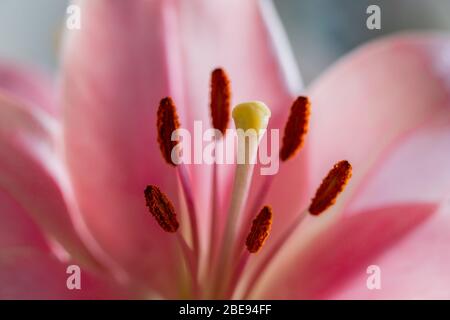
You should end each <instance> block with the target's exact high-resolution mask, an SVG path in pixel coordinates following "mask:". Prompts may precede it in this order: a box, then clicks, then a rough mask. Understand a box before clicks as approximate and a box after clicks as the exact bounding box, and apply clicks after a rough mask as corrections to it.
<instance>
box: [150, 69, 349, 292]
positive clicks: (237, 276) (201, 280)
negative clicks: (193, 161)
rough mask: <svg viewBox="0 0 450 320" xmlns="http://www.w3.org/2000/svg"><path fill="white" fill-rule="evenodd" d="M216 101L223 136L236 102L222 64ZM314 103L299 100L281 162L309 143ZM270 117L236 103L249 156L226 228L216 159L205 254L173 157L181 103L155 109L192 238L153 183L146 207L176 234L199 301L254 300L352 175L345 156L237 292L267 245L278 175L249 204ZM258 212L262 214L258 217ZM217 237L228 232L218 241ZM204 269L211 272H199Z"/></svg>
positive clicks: (181, 170) (241, 142)
mask: <svg viewBox="0 0 450 320" xmlns="http://www.w3.org/2000/svg"><path fill="white" fill-rule="evenodd" d="M210 98H211V102H210V108H211V117H212V125H213V127H214V129H217V130H219V131H220V132H221V133H222V136H223V135H224V134H225V133H226V132H227V130H226V129H227V127H228V123H229V120H230V104H231V90H230V81H229V78H228V76H227V75H226V73H225V71H224V70H223V69H216V70H214V71H213V72H212V76H211V97H210ZM310 106H311V103H310V101H309V99H308V98H307V97H303V96H301V97H298V98H297V99H296V100H295V101H294V103H293V104H292V107H291V110H290V115H289V118H288V120H287V122H286V126H285V129H284V136H283V140H282V147H281V149H280V153H279V157H280V159H281V160H282V163H283V162H285V161H288V160H289V159H292V158H293V157H294V156H295V155H296V154H297V153H298V151H299V150H300V149H301V147H302V146H303V144H304V140H305V136H306V133H307V131H308V122H309V116H310ZM270 115H271V112H270V109H269V108H268V107H267V106H266V105H265V104H264V103H262V102H258V101H251V102H245V103H240V104H238V105H236V106H235V107H234V109H233V112H232V117H233V120H234V123H235V127H236V129H237V132H238V135H239V134H241V135H244V139H238V146H237V147H238V150H237V157H243V159H245V161H243V162H239V161H238V164H237V165H236V170H235V176H234V183H233V189H232V193H231V201H230V204H229V207H228V212H227V213H226V222H225V225H224V226H222V225H221V224H220V223H219V219H218V215H219V214H221V212H220V208H219V206H218V205H217V203H218V202H219V200H220V198H221V195H220V194H219V193H218V182H219V181H218V172H219V171H220V169H221V168H220V165H218V164H217V163H215V162H214V163H213V164H212V166H213V175H212V188H211V192H212V210H211V213H210V215H211V225H210V233H209V236H210V239H209V240H210V241H209V243H208V248H207V249H208V250H206V251H205V250H204V252H200V246H199V234H200V230H199V228H198V224H197V219H198V215H197V211H196V206H195V203H194V197H193V194H192V188H191V183H190V179H189V176H188V174H187V171H186V165H185V164H183V163H180V164H178V162H177V161H173V159H172V157H173V154H174V152H173V151H174V149H175V148H179V147H180V145H179V144H178V140H177V139H176V138H175V139H173V133H174V132H175V131H176V130H177V129H179V128H180V122H179V120H178V116H177V111H176V107H175V103H174V102H173V100H172V99H171V98H169V97H168V98H164V99H162V100H161V102H160V105H159V107H158V114H157V119H158V120H157V131H158V144H159V146H160V149H161V154H162V156H163V158H164V160H165V161H166V162H167V163H168V164H169V165H171V166H174V167H175V170H176V171H177V177H178V179H179V182H180V185H181V189H182V192H183V197H182V198H183V199H185V204H186V205H185V206H183V208H186V211H187V214H186V215H184V216H186V217H188V221H181V222H182V223H187V227H188V228H189V229H190V232H189V234H190V235H191V238H192V239H189V241H187V239H185V237H184V236H183V235H181V233H180V232H179V231H178V227H179V223H178V220H177V218H176V213H175V208H174V206H173V205H172V203H171V201H170V200H169V198H168V197H167V196H166V195H165V194H164V193H163V192H162V191H161V190H160V189H159V188H158V187H157V186H153V185H150V186H147V188H146V189H145V191H144V195H145V200H146V204H147V207H148V208H149V211H150V213H151V214H152V215H153V217H154V218H155V220H156V222H157V223H158V224H159V225H160V226H161V228H162V229H163V230H164V231H167V232H170V233H176V235H177V242H178V244H179V245H180V248H181V252H182V259H183V261H184V265H185V266H186V268H185V269H186V274H187V275H188V278H189V279H190V292H191V294H192V297H193V298H232V297H235V298H248V297H249V295H250V294H251V293H252V289H253V288H254V287H255V284H256V283H257V281H258V279H260V277H261V275H262V274H263V273H264V271H265V270H266V269H267V266H268V265H269V264H270V262H271V261H272V260H273V259H274V257H275V256H276V255H277V254H278V252H279V251H280V250H281V249H282V248H283V246H284V244H285V243H286V242H287V241H288V240H289V239H290V238H291V236H292V235H293V234H294V233H295V231H296V230H297V227H298V226H299V225H300V224H301V222H302V221H303V219H304V218H305V216H307V215H314V216H317V215H319V214H321V213H322V212H324V211H325V210H326V209H328V208H329V207H330V206H332V205H333V204H334V203H335V201H336V199H337V197H338V195H339V194H340V193H341V192H342V191H343V190H344V187H345V185H346V184H347V182H348V181H349V179H350V177H351V170H352V168H351V165H350V163H348V162H347V161H345V160H344V161H340V162H338V163H336V164H335V165H334V166H333V167H332V169H331V171H330V172H329V174H328V175H327V176H326V177H325V178H324V180H323V182H322V184H321V185H320V187H319V188H318V189H317V192H316V194H315V196H314V197H313V199H312V201H311V204H310V206H309V208H308V209H305V210H302V211H301V212H300V213H298V214H297V215H295V218H294V219H293V221H292V222H291V223H290V224H289V225H287V226H285V228H284V231H283V232H282V233H280V234H279V235H278V237H276V238H275V239H273V240H270V241H271V242H272V243H271V244H270V247H269V248H268V250H266V252H264V255H263V257H262V259H260V260H261V261H260V262H259V263H258V264H257V265H256V268H253V269H252V270H251V273H249V276H248V277H246V279H248V280H247V281H246V283H244V284H242V287H243V289H242V288H241V290H240V291H239V292H241V293H239V294H238V293H237V288H238V285H239V286H241V283H240V281H241V280H242V279H243V274H244V273H245V272H250V271H249V270H247V269H248V268H246V266H247V262H248V261H249V259H250V255H251V254H257V253H259V252H260V251H264V250H262V248H263V245H264V244H265V243H266V242H267V239H268V236H269V234H270V229H271V225H272V217H273V215H274V214H273V213H272V209H271V208H270V207H269V206H268V205H264V206H263V203H264V200H265V198H266V195H267V192H268V191H269V189H270V186H271V184H272V181H273V179H274V175H269V176H263V177H264V182H263V184H262V186H261V188H260V189H259V190H257V197H256V200H255V201H254V203H252V205H251V206H250V208H251V210H250V211H248V212H244V208H246V204H247V201H248V198H249V189H250V185H251V181H252V175H253V167H254V165H253V163H254V158H255V157H256V154H257V150H258V145H259V143H260V140H261V137H262V136H263V134H264V132H265V129H266V128H267V125H268V121H269V118H270ZM247 136H253V137H254V139H249V140H246V139H245V137H247ZM219 139H220V137H219ZM246 141H249V142H250V143H247V142H246ZM175 154H176V153H175ZM260 208H262V209H260ZM256 212H258V214H257V215H256V217H255V218H254V215H255V213H256ZM275 215H276V213H275ZM219 235H223V236H222V237H221V238H219ZM188 243H191V244H188ZM203 258H206V259H203ZM202 261H203V263H205V261H206V265H205V266H204V268H202V266H201V262H202ZM204 269H205V270H206V271H205V272H200V271H201V270H204Z"/></svg>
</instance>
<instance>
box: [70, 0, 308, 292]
mask: <svg viewBox="0 0 450 320" xmlns="http://www.w3.org/2000/svg"><path fill="white" fill-rule="evenodd" d="M81 5H82V10H83V26H82V29H81V30H80V31H72V32H71V33H70V35H69V38H68V41H67V45H66V47H65V75H64V96H63V99H64V107H65V119H66V121H65V139H66V142H67V150H66V152H67V160H68V164H69V167H70V170H71V174H72V177H73V181H74V182H75V188H76V193H77V196H78V199H79V200H80V205H81V209H82V211H83V213H84V215H85V217H86V219H87V222H88V225H89V227H90V229H91V230H92V231H93V233H95V234H96V235H97V236H98V239H99V240H100V242H101V244H102V246H103V247H104V248H105V249H106V250H107V251H108V252H111V254H112V255H113V256H114V257H115V258H116V259H117V260H118V261H120V263H121V264H122V265H123V266H124V267H125V268H126V269H127V270H129V271H130V272H131V273H132V274H137V275H139V276H143V277H146V278H151V282H152V283H154V284H157V283H158V282H161V283H164V282H166V283H167V282H170V279H171V278H173V277H171V276H170V275H173V271H174V270H173V266H174V263H173V250H172V249H173V241H171V240H172V238H171V237H170V235H167V234H164V233H163V232H162V231H161V230H159V228H158V226H157V225H156V224H155V223H154V221H152V220H151V219H150V218H149V217H148V213H147V212H146V208H145V206H144V202H143V195H142V192H143V190H144V188H145V186H146V185H147V184H149V183H152V184H156V185H158V186H160V187H161V189H162V190H163V191H164V192H166V193H167V194H168V195H169V197H171V198H172V199H174V198H176V183H175V181H176V180H175V177H174V172H173V170H172V168H170V167H169V166H167V164H166V163H164V161H163V160H162V158H161V157H160V155H159V150H158V146H157V144H156V137H155V134H156V128H155V124H156V119H155V116H156V107H157V105H158V103H159V100H160V99H161V98H162V97H164V96H167V95H170V96H172V98H173V99H174V101H175V103H176V104H177V106H178V109H179V114H180V118H181V123H182V125H183V126H184V127H185V128H187V129H189V130H191V129H192V128H193V121H194V120H201V121H202V124H203V128H209V127H210V119H209V108H208V95H209V77H210V73H211V71H212V70H213V69H214V68H216V67H218V66H221V67H223V68H225V70H227V72H228V73H229V75H230V78H231V80H232V87H233V101H235V102H241V101H244V100H254V99H260V100H263V101H265V102H266V103H268V104H269V105H271V108H272V110H273V111H274V112H273V114H274V115H279V114H280V112H276V110H282V109H283V108H285V110H286V112H287V110H288V108H289V105H290V103H291V101H292V94H291V90H293V88H295V89H298V87H300V85H299V84H300V81H299V79H298V78H297V77H296V73H295V70H296V68H295V67H292V66H286V65H282V64H280V59H279V53H280V52H283V51H281V50H279V51H278V50H277V48H279V47H280V45H279V43H274V42H273V39H274V37H272V35H273V33H275V32H278V31H277V30H275V29H276V28H279V27H280V26H279V24H277V23H278V21H277V20H276V19H274V16H273V13H274V12H273V10H272V9H273V8H271V7H270V5H271V4H270V2H268V1H264V2H263V3H262V4H261V3H260V2H258V1H253V0H252V1H239V0H233V1H214V3H211V1H205V0H196V1H190V2H189V3H186V2H185V1H133V2H132V3H128V2H127V3H123V2H120V1H116V2H111V1H104V0H99V1H82V2H81ZM269 20H270V21H269ZM273 27H275V29H274V28H273ZM283 60H284V61H285V62H287V61H293V60H292V59H290V58H288V59H283ZM287 70H292V71H289V72H290V74H289V75H288V74H287V73H286V72H287ZM286 79H288V80H286ZM275 118H276V117H275ZM191 132H192V131H191ZM191 169H192V170H191V173H192V174H191V175H192V181H193V186H192V189H193V193H194V195H195V197H196V204H197V207H198V211H199V212H202V213H208V212H209V210H208V208H209V199H210V196H209V194H210V193H209V192H210V187H209V181H211V180H210V178H209V177H210V175H209V170H205V169H206V168H205V166H202V165H200V166H196V167H195V168H191ZM91 172H95V174H90V173H91ZM229 180H230V175H229V174H225V175H224V179H223V181H224V183H223V186H222V188H221V193H222V194H228V193H229V190H228V185H229ZM205 181H207V183H205ZM227 181H228V182H227ZM125 213H126V214H125ZM199 220H200V222H201V226H202V235H203V240H205V239H206V235H207V234H208V233H207V232H206V231H207V229H206V228H207V226H208V225H209V224H208V218H207V217H202V218H200V219H199ZM118 235H120V236H118Z"/></svg>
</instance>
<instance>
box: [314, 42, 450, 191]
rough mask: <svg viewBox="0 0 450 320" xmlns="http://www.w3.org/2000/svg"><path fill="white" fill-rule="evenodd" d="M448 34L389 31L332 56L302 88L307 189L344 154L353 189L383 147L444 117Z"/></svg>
mask: <svg viewBox="0 0 450 320" xmlns="http://www.w3.org/2000/svg"><path fill="white" fill-rule="evenodd" d="M449 55H450V38H448V37H445V36H439V35H432V34H428V35H427V34H424V35H417V34H416V35H403V36H393V37H390V38H386V39H384V40H379V41H376V42H374V43H371V44H368V45H366V46H364V47H362V48H361V49H359V50H357V51H356V52H355V53H353V54H351V55H350V56H348V57H346V58H344V59H343V60H341V61H339V62H338V63H337V64H336V65H335V66H334V67H333V68H331V70H330V71H328V72H327V73H326V74H324V75H323V76H322V77H321V78H320V79H319V80H318V81H317V82H316V83H315V84H314V85H313V86H312V88H311V89H310V94H311V98H312V108H313V109H312V117H311V130H310V136H309V139H308V141H307V147H308V151H309V152H310V153H309V159H310V168H309V173H310V177H311V182H312V183H313V188H312V189H310V190H311V192H314V190H313V189H314V188H315V187H314V186H317V185H318V183H319V182H320V180H321V178H322V176H323V175H324V174H326V172H327V171H328V169H329V168H330V166H331V165H332V164H333V163H334V162H336V161H338V160H342V159H347V160H348V161H350V163H351V164H352V166H353V177H352V186H357V185H358V183H359V182H360V181H361V179H362V178H363V177H364V175H365V173H366V172H367V171H368V170H369V168H370V167H371V166H372V165H373V164H374V163H375V161H376V159H377V158H378V157H379V156H380V154H381V153H382V152H383V150H384V149H385V148H386V147H387V146H389V145H390V144H391V143H392V142H393V141H395V140H396V139H397V138H398V137H400V136H402V135H403V134H404V133H406V132H409V131H410V130H412V129H414V128H416V127H418V126H419V125H421V124H422V123H425V122H426V121H428V119H430V118H439V117H449V115H450V107H449V101H450V100H449V97H450V96H449V92H450V91H449V90H450V86H449V73H448V57H449Z"/></svg>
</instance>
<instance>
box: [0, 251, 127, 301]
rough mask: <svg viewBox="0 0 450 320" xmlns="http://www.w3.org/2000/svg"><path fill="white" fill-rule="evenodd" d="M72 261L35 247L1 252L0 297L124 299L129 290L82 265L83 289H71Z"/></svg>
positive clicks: (81, 282)
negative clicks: (109, 281) (57, 258)
mask: <svg viewBox="0 0 450 320" xmlns="http://www.w3.org/2000/svg"><path fill="white" fill-rule="evenodd" d="M70 265H72V264H71V263H61V262H59V261H58V260H56V259H55V258H54V257H52V256H50V255H49V254H45V253H42V252H39V251H36V250H33V249H26V248H25V249H15V250H2V252H1V253H0V283H1V284H2V285H1V286H0V299H123V298H127V297H128V296H129V294H128V293H126V291H124V290H123V289H121V288H119V287H116V286H115V285H114V284H111V283H108V282H106V279H102V278H96V277H94V276H93V275H92V274H90V273H89V272H87V271H85V270H83V269H81V272H80V275H81V277H80V279H81V281H80V284H81V289H80V290H76V289H72V290H69V289H68V287H67V279H68V278H69V276H71V275H72V274H73V271H71V272H70V273H67V270H68V269H67V268H68V267H69V266H70ZM69 271H70V269H69Z"/></svg>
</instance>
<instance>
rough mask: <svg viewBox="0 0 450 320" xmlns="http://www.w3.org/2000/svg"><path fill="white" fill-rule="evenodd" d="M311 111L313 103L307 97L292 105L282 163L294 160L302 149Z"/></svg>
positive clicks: (285, 130) (284, 138)
mask: <svg viewBox="0 0 450 320" xmlns="http://www.w3.org/2000/svg"><path fill="white" fill-rule="evenodd" d="M310 109H311V103H310V101H309V99H308V98H307V97H298V98H297V100H295V101H294V103H293V104H292V107H291V113H290V115H289V118H288V121H287V123H286V127H285V128H284V136H283V145H282V147H281V150H280V158H281V160H282V161H286V160H288V159H290V158H292V157H293V156H294V155H295V154H297V153H298V152H299V151H300V149H301V148H302V146H303V143H304V140H305V136H306V133H307V131H308V121H309V115H310Z"/></svg>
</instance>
